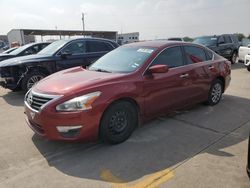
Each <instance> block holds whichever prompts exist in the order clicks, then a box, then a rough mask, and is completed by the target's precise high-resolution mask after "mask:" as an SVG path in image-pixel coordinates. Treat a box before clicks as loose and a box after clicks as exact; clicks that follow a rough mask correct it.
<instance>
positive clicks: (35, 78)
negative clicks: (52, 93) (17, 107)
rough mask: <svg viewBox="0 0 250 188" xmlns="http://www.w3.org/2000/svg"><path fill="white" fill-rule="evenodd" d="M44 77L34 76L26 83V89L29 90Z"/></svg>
mask: <svg viewBox="0 0 250 188" xmlns="http://www.w3.org/2000/svg"><path fill="white" fill-rule="evenodd" d="M43 78H44V77H43V76H42V75H36V76H32V77H31V78H30V79H29V80H28V83H27V88H28V89H30V88H31V87H32V86H33V85H35V84H36V83H37V82H38V81H40V80H41V79H43Z"/></svg>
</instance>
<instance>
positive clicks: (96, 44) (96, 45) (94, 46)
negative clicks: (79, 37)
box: [87, 41, 113, 52]
mask: <svg viewBox="0 0 250 188" xmlns="http://www.w3.org/2000/svg"><path fill="white" fill-rule="evenodd" d="M87 43H88V50H87V51H88V52H108V51H111V50H113V47H112V46H110V44H108V43H106V42H100V41H88V42H87Z"/></svg>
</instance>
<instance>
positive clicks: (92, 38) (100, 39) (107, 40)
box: [62, 37, 115, 43]
mask: <svg viewBox="0 0 250 188" xmlns="http://www.w3.org/2000/svg"><path fill="white" fill-rule="evenodd" d="M62 40H64V41H65V42H71V41H77V40H99V41H106V42H113V43H115V41H113V40H109V39H104V38H96V37H91V38H86V37H82V38H76V39H62Z"/></svg>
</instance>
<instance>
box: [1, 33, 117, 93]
mask: <svg viewBox="0 0 250 188" xmlns="http://www.w3.org/2000/svg"><path fill="white" fill-rule="evenodd" d="M116 47H118V44H117V43H115V42H114V41H111V40H106V39H94V38H82V39H71V40H59V41H56V42H53V43H52V44H50V45H49V46H47V47H46V48H44V49H43V50H42V51H40V52H39V53H38V54H36V55H31V56H24V57H19V58H13V59H9V60H5V61H3V62H0V79H1V80H0V85H1V86H3V87H5V88H9V89H11V90H13V91H15V90H18V89H20V88H21V89H23V90H24V91H28V90H29V89H30V88H31V87H32V86H33V85H34V84H35V83H36V82H38V81H39V80H41V79H42V78H44V77H46V76H48V75H50V74H52V73H54V72H57V71H60V70H63V69H67V68H71V67H75V66H84V67H86V66H88V65H90V64H91V63H93V62H94V61H96V60H97V59H98V58H100V57H101V56H103V55H104V54H106V53H107V52H109V51H111V50H113V49H115V48H116ZM17 50H19V48H18V49H17ZM15 51H16V50H15ZM15 51H14V52H15Z"/></svg>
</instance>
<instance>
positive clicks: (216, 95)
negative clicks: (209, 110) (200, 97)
mask: <svg viewBox="0 0 250 188" xmlns="http://www.w3.org/2000/svg"><path fill="white" fill-rule="evenodd" d="M221 93H222V87H221V85H220V84H219V83H217V84H215V85H214V87H213V89H212V94H211V95H212V101H213V102H214V103H217V102H218V101H219V100H220V97H221Z"/></svg>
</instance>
